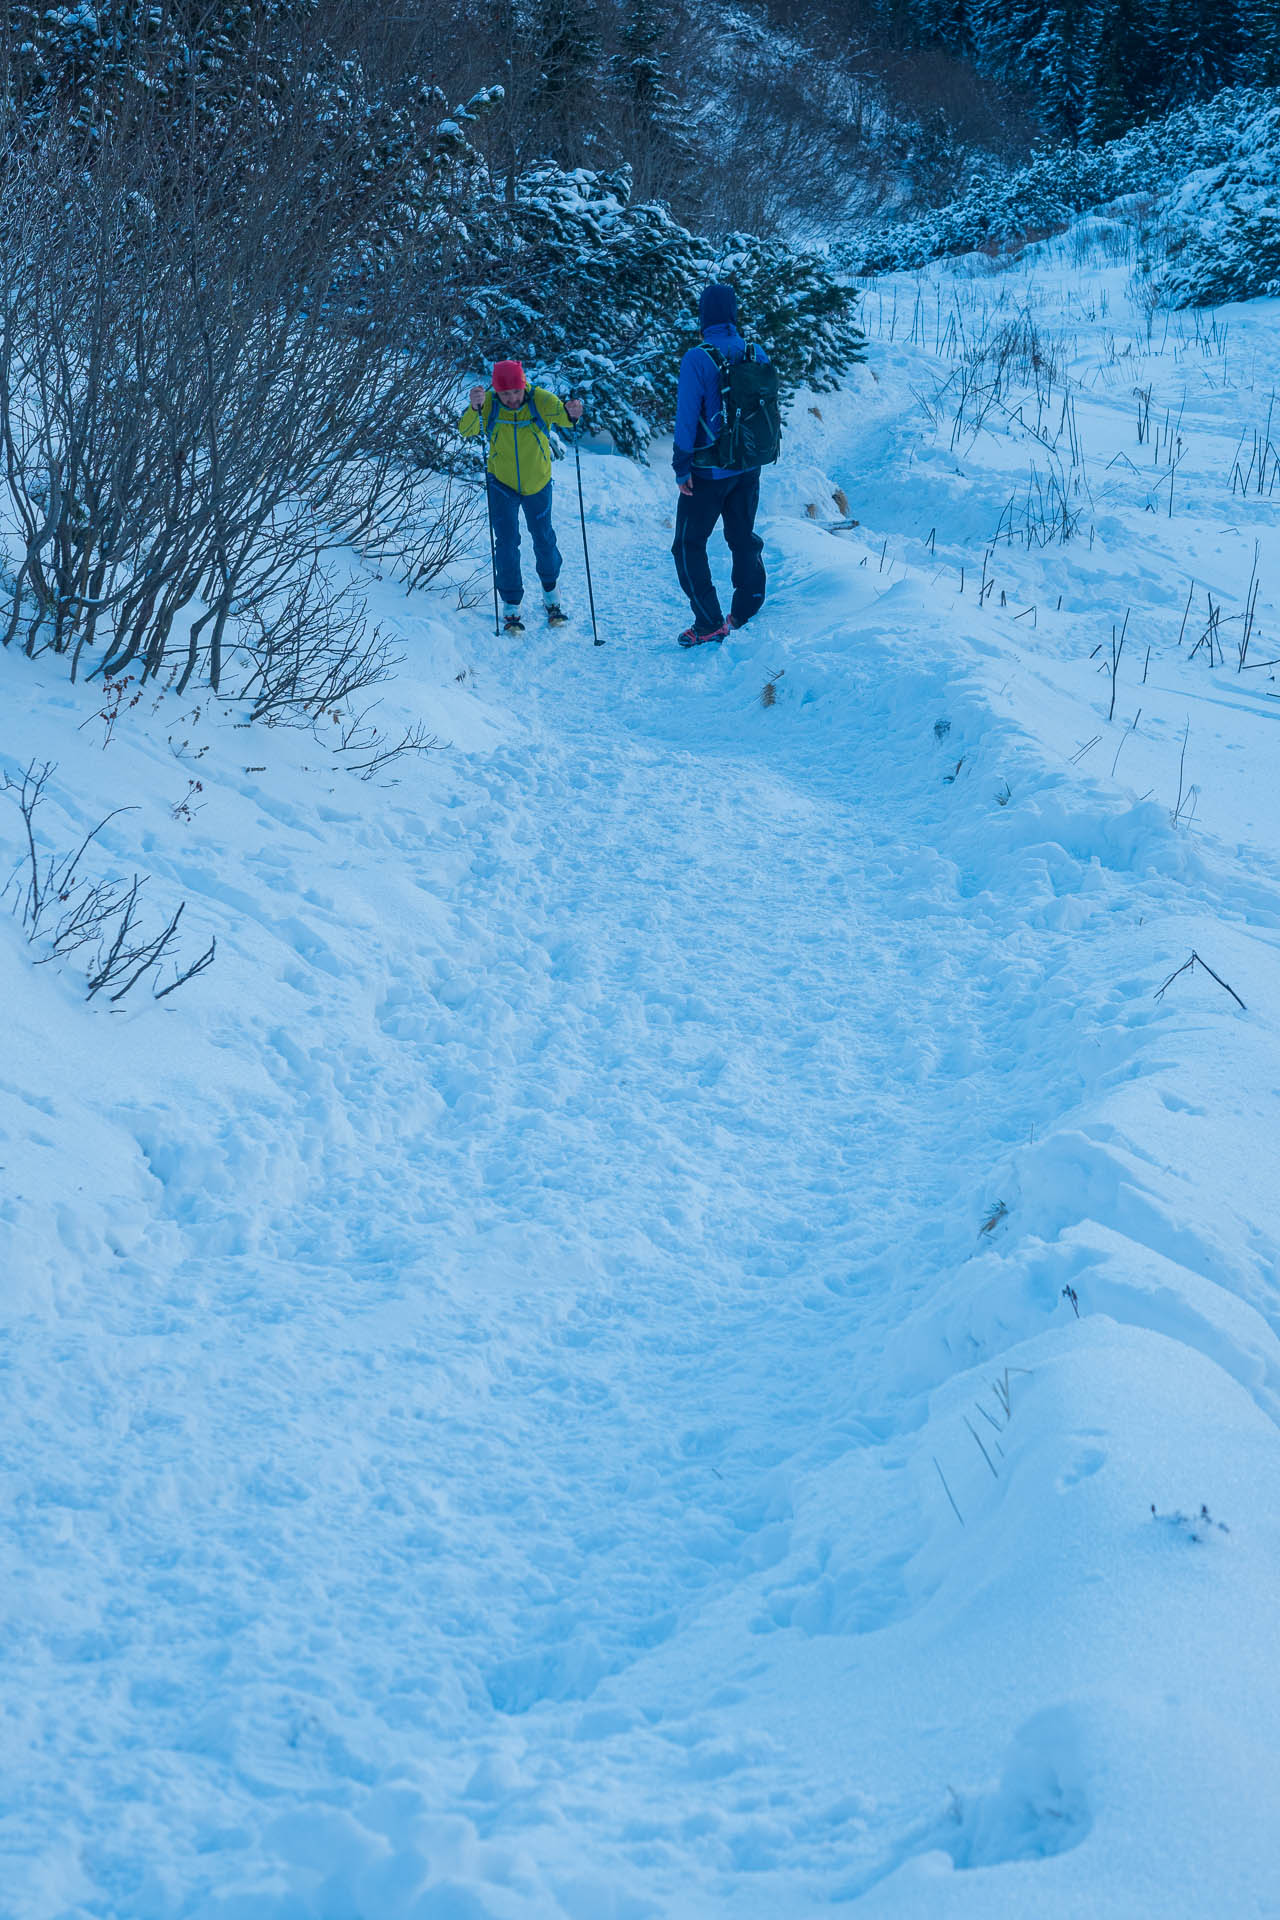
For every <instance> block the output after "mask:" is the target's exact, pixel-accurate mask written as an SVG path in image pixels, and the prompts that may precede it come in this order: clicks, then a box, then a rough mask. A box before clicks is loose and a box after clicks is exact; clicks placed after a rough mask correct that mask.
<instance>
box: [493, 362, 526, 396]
mask: <svg viewBox="0 0 1280 1920" xmlns="http://www.w3.org/2000/svg"><path fill="white" fill-rule="evenodd" d="M517 387H519V389H520V391H521V393H523V392H524V388H525V378H524V368H523V367H522V366H521V365H520V362H519V361H518V360H499V361H498V362H497V363H496V365H495V366H494V369H493V390H494V392H495V393H497V392H498V391H499V390H501V391H502V392H503V393H514V392H515V390H516V388H517Z"/></svg>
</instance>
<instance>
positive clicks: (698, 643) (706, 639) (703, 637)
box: [676, 620, 733, 647]
mask: <svg viewBox="0 0 1280 1920" xmlns="http://www.w3.org/2000/svg"><path fill="white" fill-rule="evenodd" d="M732 632H733V628H732V626H731V625H730V623H729V622H728V621H727V620H722V621H721V622H720V625H719V626H718V627H713V628H712V630H711V632H710V633H699V632H698V629H697V628H696V627H686V628H685V630H684V632H683V633H679V634H677V635H676V640H677V642H678V643H679V645H680V646H682V647H705V646H708V645H709V644H710V643H711V642H712V641H713V640H727V639H728V637H729V635H730V634H731V633H732Z"/></svg>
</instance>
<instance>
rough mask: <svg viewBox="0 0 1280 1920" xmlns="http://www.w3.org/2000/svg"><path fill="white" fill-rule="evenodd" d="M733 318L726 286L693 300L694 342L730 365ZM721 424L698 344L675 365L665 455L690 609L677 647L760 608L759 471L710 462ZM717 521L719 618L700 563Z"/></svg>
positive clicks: (711, 635)
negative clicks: (723, 555)
mask: <svg viewBox="0 0 1280 1920" xmlns="http://www.w3.org/2000/svg"><path fill="white" fill-rule="evenodd" d="M737 318H738V299H737V295H736V294H735V293H734V290H733V288H732V287H730V286H725V285H723V284H722V283H716V284H714V285H712V286H709V287H707V288H706V289H705V290H704V291H703V294H702V297H701V299H700V300H699V301H698V325H699V327H700V328H701V329H702V338H703V340H704V341H705V342H706V345H707V346H710V347H716V348H718V349H719V351H720V352H721V353H722V354H723V355H724V357H725V359H726V360H727V361H728V362H729V363H730V365H732V364H733V362H734V361H736V360H741V359H742V357H743V355H744V353H745V352H746V343H745V341H744V340H743V338H742V335H741V334H740V333H739V332H738V328H737ZM755 351H756V357H757V358H758V359H760V360H766V359H767V358H768V355H767V354H765V353H764V351H763V350H762V349H761V348H760V347H758V346H757V347H756V349H755ZM723 424H724V422H723V415H722V407H721V400H720V369H719V368H718V367H717V365H716V363H715V360H714V359H713V358H712V356H711V355H710V354H709V353H708V352H707V351H706V347H690V349H689V351H688V353H686V354H685V356H684V359H683V360H682V361H681V362H680V380H679V385H678V387H677V390H676V427H675V436H674V437H675V446H674V450H673V452H672V456H671V465H672V467H673V468H674V470H675V476H676V485H677V486H678V487H679V489H680V497H679V499H678V500H677V502H676V537H675V540H674V541H673V542H672V547H671V552H672V555H673V557H674V559H675V563H676V574H677V577H678V578H679V581H680V585H681V588H682V589H683V591H684V592H685V593H687V594H688V596H689V605H690V607H691V608H692V610H693V625H692V626H690V627H687V628H686V629H685V631H684V632H683V633H682V634H681V635H680V645H681V646H682V647H700V646H703V645H704V644H705V643H706V642H707V641H714V640H723V639H724V638H725V637H726V635H728V634H729V633H731V632H732V631H733V629H734V628H735V627H745V626H746V624H747V621H748V620H749V619H750V618H751V616H752V614H753V613H758V612H759V611H760V608H761V607H762V606H763V605H764V593H765V572H764V560H763V559H762V557H761V556H762V554H763V552H764V542H763V540H761V538H760V536H759V534H758V533H757V532H756V530H755V521H756V509H757V507H758V506H759V504H760V469H759V467H750V468H748V469H746V470H745V471H741V470H736V469H734V468H732V467H717V466H715V465H714V464H712V462H713V458H714V448H715V444H716V441H717V439H718V438H719V436H720V429H721V427H722V426H723ZM717 521H719V522H720V524H721V525H722V527H723V529H724V537H725V540H726V542H727V544H728V547H729V551H730V553H731V554H732V556H733V600H732V602H731V604H730V607H729V617H728V619H727V620H726V619H725V617H724V615H723V613H722V612H721V610H720V600H719V597H718V595H717V593H716V588H715V582H714V581H713V580H712V578H711V567H710V565H709V563H708V561H707V541H708V540H709V539H710V538H711V535H712V532H713V531H714V529H715V525H716V522H717Z"/></svg>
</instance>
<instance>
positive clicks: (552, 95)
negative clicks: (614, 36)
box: [532, 0, 603, 160]
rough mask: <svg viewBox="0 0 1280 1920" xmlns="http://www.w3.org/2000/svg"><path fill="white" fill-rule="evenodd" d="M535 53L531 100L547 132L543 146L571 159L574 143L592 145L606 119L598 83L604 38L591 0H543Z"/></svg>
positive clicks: (537, 15)
mask: <svg viewBox="0 0 1280 1920" xmlns="http://www.w3.org/2000/svg"><path fill="white" fill-rule="evenodd" d="M534 54H535V58H536V60H537V63H538V74H539V78H538V83H537V86H536V87H535V90H534V95H533V102H532V104H533V110H534V113H535V115H536V117H537V119H538V121H539V123H540V126H541V129H542V131H543V133H544V136H545V137H544V143H543V144H544V150H549V151H551V152H553V153H554V154H555V155H556V156H557V158H561V159H566V160H568V159H571V158H572V157H574V155H573V153H572V148H574V147H577V146H580V145H591V144H593V142H594V136H595V134H596V132H597V130H598V128H599V126H600V125H601V124H602V120H603V113H602V107H603V101H602V99H601V98H600V90H599V88H598V87H597V86H596V85H595V84H594V83H595V81H596V78H597V73H598V70H599V64H600V37H599V33H598V31H597V9H596V7H595V6H594V5H593V4H591V0H541V4H540V6H539V8H538V11H537V14H536V16H535V24H534Z"/></svg>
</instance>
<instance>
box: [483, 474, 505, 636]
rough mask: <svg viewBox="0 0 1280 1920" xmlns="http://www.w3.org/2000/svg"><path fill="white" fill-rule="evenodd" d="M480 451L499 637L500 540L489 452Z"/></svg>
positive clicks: (500, 630)
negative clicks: (495, 528) (495, 518)
mask: <svg viewBox="0 0 1280 1920" xmlns="http://www.w3.org/2000/svg"><path fill="white" fill-rule="evenodd" d="M480 451H481V454H482V455H483V459H484V465H483V467H482V469H481V477H482V479H483V481H484V505H485V512H486V513H487V514H488V516H489V578H490V579H491V580H492V582H493V631H494V634H495V635H499V634H501V632H502V627H501V624H500V623H499V620H498V540H497V535H496V534H495V533H494V531H493V496H492V495H491V494H490V492H489V450H488V448H487V447H485V446H482V447H481V449H480Z"/></svg>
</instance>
